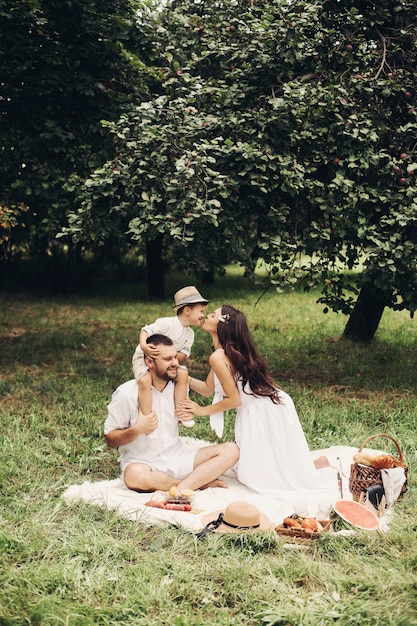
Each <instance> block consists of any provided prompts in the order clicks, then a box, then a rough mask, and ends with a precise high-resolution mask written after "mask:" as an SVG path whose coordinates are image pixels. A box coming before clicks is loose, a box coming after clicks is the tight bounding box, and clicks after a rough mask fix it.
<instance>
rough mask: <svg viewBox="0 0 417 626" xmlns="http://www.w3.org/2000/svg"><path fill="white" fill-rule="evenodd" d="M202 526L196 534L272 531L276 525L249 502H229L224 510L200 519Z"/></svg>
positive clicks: (202, 535) (200, 535) (201, 535)
mask: <svg viewBox="0 0 417 626" xmlns="http://www.w3.org/2000/svg"><path fill="white" fill-rule="evenodd" d="M201 522H202V524H203V526H204V528H203V530H202V531H201V532H200V533H198V536H199V537H204V535H206V534H207V533H209V532H215V533H241V532H244V531H253V530H274V529H275V527H276V524H274V522H273V521H272V520H270V519H269V518H268V517H267V516H266V515H264V514H263V513H261V512H260V511H259V510H258V509H257V508H256V506H254V505H253V504H250V503H249V502H231V503H230V504H228V505H227V507H226V508H225V509H219V510H218V511H213V512H212V513H207V514H206V515H203V517H202V518H201Z"/></svg>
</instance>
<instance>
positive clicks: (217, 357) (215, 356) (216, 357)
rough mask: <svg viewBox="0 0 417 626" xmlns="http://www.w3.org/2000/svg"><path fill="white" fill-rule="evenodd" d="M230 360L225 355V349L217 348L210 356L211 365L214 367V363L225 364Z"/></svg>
mask: <svg viewBox="0 0 417 626" xmlns="http://www.w3.org/2000/svg"><path fill="white" fill-rule="evenodd" d="M228 360H229V359H228V358H227V356H226V355H225V353H224V350H223V348H217V350H215V351H214V352H212V353H211V354H210V356H209V363H210V365H213V364H214V363H224V362H228Z"/></svg>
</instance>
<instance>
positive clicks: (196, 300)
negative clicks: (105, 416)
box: [132, 286, 209, 435]
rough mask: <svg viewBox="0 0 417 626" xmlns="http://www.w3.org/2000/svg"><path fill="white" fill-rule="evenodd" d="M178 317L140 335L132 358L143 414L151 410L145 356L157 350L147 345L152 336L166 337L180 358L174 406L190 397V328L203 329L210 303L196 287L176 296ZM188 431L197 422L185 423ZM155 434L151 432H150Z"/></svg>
mask: <svg viewBox="0 0 417 626" xmlns="http://www.w3.org/2000/svg"><path fill="white" fill-rule="evenodd" d="M174 302H175V304H174V306H173V307H172V308H173V309H174V311H175V312H176V315H173V316H172V317H160V318H158V319H157V320H155V322H153V324H148V325H146V326H144V327H143V328H142V330H141V331H140V335H139V345H138V346H137V347H136V350H135V353H134V355H133V358H132V366H133V374H134V376H135V379H136V381H137V383H138V387H139V389H138V391H139V403H140V408H141V411H142V413H143V414H144V415H148V414H149V413H150V412H151V411H152V392H151V375H150V372H149V370H148V367H147V365H146V363H145V355H146V356H150V357H152V356H155V355H157V354H158V352H159V351H158V350H157V349H156V348H155V346H153V345H152V344H148V343H146V340H147V338H148V337H150V336H151V335H157V334H161V335H167V336H168V337H170V339H172V341H173V342H174V345H175V346H176V348H177V357H178V361H179V362H180V367H179V368H178V371H177V379H176V382H175V405H177V404H178V403H179V402H181V401H182V400H185V399H186V398H187V391H188V371H187V368H186V367H185V366H183V365H182V363H184V361H185V360H186V358H187V357H188V356H189V355H190V352H191V346H192V345H193V343H194V331H193V330H192V328H191V326H201V324H202V323H203V321H204V312H205V308H206V306H207V304H208V302H209V301H208V300H206V299H205V298H203V296H202V295H201V294H200V293H199V291H198V290H197V289H196V287H192V286H190V287H184V288H183V289H180V290H179V291H177V293H176V294H175V295H174ZM182 423H183V425H184V426H187V428H191V427H192V426H194V420H188V421H186V422H182ZM150 434H151V435H152V433H150Z"/></svg>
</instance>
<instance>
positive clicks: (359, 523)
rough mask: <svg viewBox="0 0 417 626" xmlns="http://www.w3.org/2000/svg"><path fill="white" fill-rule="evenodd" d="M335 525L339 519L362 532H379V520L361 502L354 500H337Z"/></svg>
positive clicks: (334, 509)
mask: <svg viewBox="0 0 417 626" xmlns="http://www.w3.org/2000/svg"><path fill="white" fill-rule="evenodd" d="M333 511H334V513H335V514H336V515H335V516H333V523H334V522H335V521H336V520H337V519H338V518H340V519H342V520H343V521H345V522H347V523H348V524H349V525H352V526H356V527H357V528H361V529H362V530H377V529H378V528H379V522H378V518H377V516H376V515H375V513H373V512H372V511H370V510H369V509H367V508H366V507H365V506H363V504H359V502H354V501H352V500H336V502H334V503H333Z"/></svg>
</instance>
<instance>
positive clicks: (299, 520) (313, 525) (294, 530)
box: [275, 513, 330, 539]
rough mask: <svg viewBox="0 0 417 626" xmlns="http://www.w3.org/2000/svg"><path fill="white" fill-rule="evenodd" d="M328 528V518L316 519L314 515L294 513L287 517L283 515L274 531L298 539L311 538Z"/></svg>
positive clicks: (326, 530)
mask: <svg viewBox="0 0 417 626" xmlns="http://www.w3.org/2000/svg"><path fill="white" fill-rule="evenodd" d="M329 529H330V521H329V520H318V519H316V518H315V517H300V516H299V515H297V514H296V513H294V514H293V515H290V516H289V517H284V519H283V520H282V524H279V525H278V526H276V528H275V530H276V532H277V533H279V534H281V535H287V536H288V537H296V538H299V539H313V538H316V537H318V535H320V534H321V533H323V532H328V530H329Z"/></svg>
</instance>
